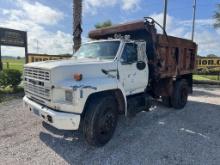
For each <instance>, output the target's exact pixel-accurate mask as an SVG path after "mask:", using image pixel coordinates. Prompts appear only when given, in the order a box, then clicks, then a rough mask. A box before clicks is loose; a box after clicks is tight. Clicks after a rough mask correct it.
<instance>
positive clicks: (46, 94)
mask: <svg viewBox="0 0 220 165" xmlns="http://www.w3.org/2000/svg"><path fill="white" fill-rule="evenodd" d="M24 88H25V92H27V93H28V94H29V95H31V96H33V97H37V98H38V99H40V100H42V99H43V100H47V101H50V98H51V91H50V88H46V87H44V86H39V85H35V84H31V83H30V82H25V83H24Z"/></svg>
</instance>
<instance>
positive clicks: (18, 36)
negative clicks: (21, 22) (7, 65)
mask: <svg viewBox="0 0 220 165" xmlns="http://www.w3.org/2000/svg"><path fill="white" fill-rule="evenodd" d="M1 46H13V47H24V48H25V62H26V63H27V61H28V40H27V32H25V31H20V30H15V29H9V28H0V70H2V69H3V65H2V56H1Z"/></svg>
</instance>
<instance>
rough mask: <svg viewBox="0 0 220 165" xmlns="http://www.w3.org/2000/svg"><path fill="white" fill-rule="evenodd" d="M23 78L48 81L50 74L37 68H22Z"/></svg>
mask: <svg viewBox="0 0 220 165" xmlns="http://www.w3.org/2000/svg"><path fill="white" fill-rule="evenodd" d="M24 77H25V78H33V79H36V80H40V81H50V72H49V71H48V70H44V69H39V68H29V67H26V68H24Z"/></svg>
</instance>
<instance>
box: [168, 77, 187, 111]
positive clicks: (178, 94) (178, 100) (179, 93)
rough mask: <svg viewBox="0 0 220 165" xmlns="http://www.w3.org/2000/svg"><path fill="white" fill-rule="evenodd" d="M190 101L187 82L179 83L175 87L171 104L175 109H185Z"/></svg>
mask: <svg viewBox="0 0 220 165" xmlns="http://www.w3.org/2000/svg"><path fill="white" fill-rule="evenodd" d="M187 100H188V84H187V82H186V81H185V80H181V81H177V82H176V83H175V85H174V89H173V94H172V97H171V104H172V106H173V107H174V108H175V109H182V108H184V107H185V105H186V103H187Z"/></svg>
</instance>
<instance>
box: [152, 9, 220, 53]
mask: <svg viewBox="0 0 220 165" xmlns="http://www.w3.org/2000/svg"><path fill="white" fill-rule="evenodd" d="M151 17H153V18H154V19H155V20H156V21H158V22H159V23H160V24H161V25H163V13H158V14H152V15H151ZM213 22H214V20H213V19H199V20H196V29H195V42H196V43H197V44H198V53H199V54H200V55H207V54H217V53H219V52H220V30H214V29H213V30H210V29H212V28H213V27H212V25H213ZM191 27H192V20H179V19H177V18H175V17H172V16H170V15H168V16H167V34H168V35H173V36H177V37H181V38H186V39H191V34H192V33H191V31H192V28H191ZM158 30H159V32H162V31H161V29H159V28H158ZM217 55H219V54H217Z"/></svg>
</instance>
